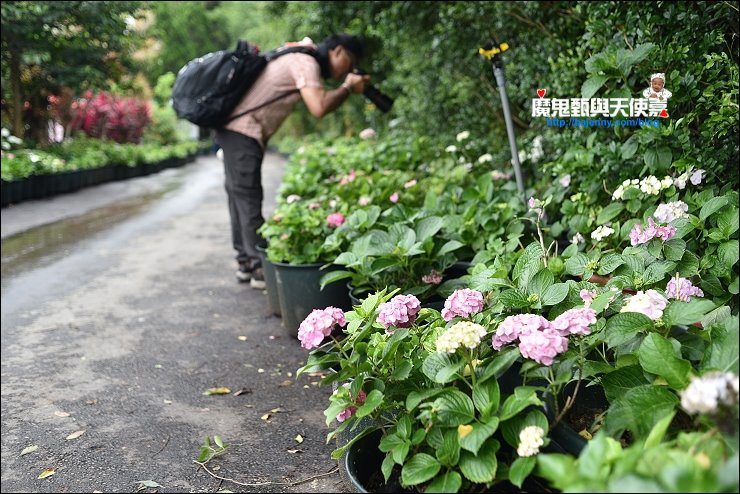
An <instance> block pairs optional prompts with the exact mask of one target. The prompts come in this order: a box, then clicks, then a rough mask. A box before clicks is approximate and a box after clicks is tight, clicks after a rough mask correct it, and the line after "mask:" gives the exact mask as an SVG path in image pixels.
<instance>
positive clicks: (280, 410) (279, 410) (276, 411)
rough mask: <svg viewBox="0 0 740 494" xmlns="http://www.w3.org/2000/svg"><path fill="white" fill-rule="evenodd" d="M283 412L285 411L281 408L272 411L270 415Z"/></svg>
mask: <svg viewBox="0 0 740 494" xmlns="http://www.w3.org/2000/svg"><path fill="white" fill-rule="evenodd" d="M282 411H283V409H282V408H280V407H278V408H273V409H272V410H270V413H278V412H282Z"/></svg>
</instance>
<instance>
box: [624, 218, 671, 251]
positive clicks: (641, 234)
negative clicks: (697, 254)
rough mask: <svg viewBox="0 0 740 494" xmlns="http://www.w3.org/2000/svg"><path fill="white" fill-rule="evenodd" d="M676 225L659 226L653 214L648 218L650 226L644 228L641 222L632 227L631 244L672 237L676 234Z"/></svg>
mask: <svg viewBox="0 0 740 494" xmlns="http://www.w3.org/2000/svg"><path fill="white" fill-rule="evenodd" d="M676 231H677V230H676V227H675V226H673V225H668V226H658V224H657V223H655V220H653V218H652V216H651V217H649V218H648V226H647V228H645V229H644V230H643V228H642V225H640V224H639V223H638V224H636V225H635V226H634V227H632V231H631V232H630V244H632V245H633V246H634V245H641V244H644V243H647V242H649V241H651V240H652V239H654V238H655V237H658V238H660V239H662V240H663V241H666V240H668V239H670V238H672V237H673V236H674V235H675V234H676Z"/></svg>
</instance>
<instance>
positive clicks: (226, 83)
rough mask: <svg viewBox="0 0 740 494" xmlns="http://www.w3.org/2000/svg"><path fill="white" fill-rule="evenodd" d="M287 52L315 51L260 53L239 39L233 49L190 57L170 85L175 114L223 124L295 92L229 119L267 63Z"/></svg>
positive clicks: (205, 124)
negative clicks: (173, 82)
mask: <svg viewBox="0 0 740 494" xmlns="http://www.w3.org/2000/svg"><path fill="white" fill-rule="evenodd" d="M287 53H307V54H309V55H315V52H314V50H312V49H310V48H307V47H291V48H280V49H277V50H273V51H271V52H269V53H267V54H265V55H262V54H260V53H259V50H258V49H257V48H256V47H255V46H252V45H250V44H249V43H248V42H246V41H244V40H239V42H238V43H237V45H236V50H234V51H227V50H222V51H217V52H213V53H208V54H207V55H203V56H202V57H198V58H196V59H194V60H191V61H190V62H188V63H187V64H186V65H185V66H184V67H183V68H181V69H180V71H179V72H178V73H177V78H176V79H175V84H174V85H173V86H172V107H173V108H174V109H175V112H176V113H177V116H178V117H180V118H184V119H185V120H188V121H190V122H192V123H194V124H196V125H199V126H201V127H210V128H214V129H217V128H220V127H223V126H224V125H226V124H227V123H228V122H230V121H231V120H233V119H235V118H238V117H240V116H242V115H244V114H246V113H249V112H251V111H254V110H257V109H259V108H262V107H263V106H267V105H269V104H270V103H273V102H275V101H277V100H279V99H281V98H284V97H286V96H288V95H290V94H292V93H293V92H295V91H297V90H294V91H290V92H288V93H285V94H282V95H279V96H277V97H275V98H273V99H272V100H270V101H268V102H266V103H264V104H261V105H259V106H257V107H255V108H250V109H249V110H247V111H244V112H242V113H239V114H238V115H234V116H233V117H231V118H229V114H230V113H231V111H232V110H233V109H234V107H235V106H236V105H237V104H238V103H239V101H240V100H241V98H242V96H244V94H245V93H246V92H247V91H248V90H249V88H250V87H251V86H252V84H253V83H254V81H255V80H256V79H257V77H258V76H259V75H260V73H262V70H263V69H264V68H265V66H266V65H267V63H268V62H269V61H270V60H273V59H275V58H277V57H279V56H280V55H285V54H287Z"/></svg>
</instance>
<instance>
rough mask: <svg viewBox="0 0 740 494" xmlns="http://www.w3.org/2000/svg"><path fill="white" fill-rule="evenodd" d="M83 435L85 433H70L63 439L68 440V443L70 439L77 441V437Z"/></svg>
mask: <svg viewBox="0 0 740 494" xmlns="http://www.w3.org/2000/svg"><path fill="white" fill-rule="evenodd" d="M84 433H85V431H77V432H73V433H72V434H70V435H69V436H67V437H65V439H66V440H68V441H69V440H72V439H77V438H78V437H80V436H81V435H83V434H84Z"/></svg>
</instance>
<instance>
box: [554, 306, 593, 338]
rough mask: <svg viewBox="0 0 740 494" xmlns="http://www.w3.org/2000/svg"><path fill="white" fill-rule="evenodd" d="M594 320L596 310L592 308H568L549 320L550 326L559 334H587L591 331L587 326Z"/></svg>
mask: <svg viewBox="0 0 740 494" xmlns="http://www.w3.org/2000/svg"><path fill="white" fill-rule="evenodd" d="M595 322H596V311H594V310H593V309H589V308H585V309H570V310H566V311H565V312H563V313H562V314H560V315H559V316H558V317H556V318H555V320H554V321H552V322H550V327H551V328H552V329H554V330H556V331H557V332H558V333H560V335H561V336H568V335H571V334H580V335H587V334H589V333H590V332H591V330H590V329H589V326H590V325H591V324H594V323H595Z"/></svg>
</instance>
